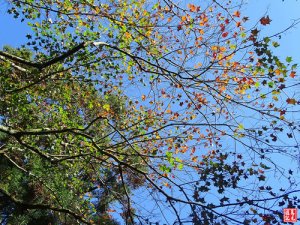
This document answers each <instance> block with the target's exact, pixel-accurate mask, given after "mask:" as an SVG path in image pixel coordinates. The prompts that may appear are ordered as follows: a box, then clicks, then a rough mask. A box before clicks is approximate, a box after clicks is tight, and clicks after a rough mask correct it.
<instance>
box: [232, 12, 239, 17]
mask: <svg viewBox="0 0 300 225" xmlns="http://www.w3.org/2000/svg"><path fill="white" fill-rule="evenodd" d="M240 15H241V13H240V11H235V12H234V13H233V16H236V17H240Z"/></svg>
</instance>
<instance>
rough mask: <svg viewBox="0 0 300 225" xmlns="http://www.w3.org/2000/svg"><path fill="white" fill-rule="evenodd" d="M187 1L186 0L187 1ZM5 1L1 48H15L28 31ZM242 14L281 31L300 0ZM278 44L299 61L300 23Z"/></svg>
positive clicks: (251, 7) (266, 2)
mask: <svg viewBox="0 0 300 225" xmlns="http://www.w3.org/2000/svg"><path fill="white" fill-rule="evenodd" d="M186 2H188V1H186ZM6 9H7V7H6V3H0V30H1V34H0V49H1V48H2V47H3V46H4V45H11V46H15V47H18V46H20V45H21V44H24V41H26V39H25V35H26V34H27V33H29V32H30V30H29V29H28V28H27V27H26V24H25V23H23V24H20V22H19V21H16V20H15V19H13V18H12V17H11V16H10V15H7V14H6V13H5V11H6ZM242 14H243V15H245V16H249V18H250V22H249V27H250V26H251V24H255V22H257V21H258V20H259V19H260V18H261V17H262V16H263V15H269V16H270V18H271V19H272V22H271V25H269V26H266V27H264V31H263V34H265V35H272V34H274V33H277V32H280V31H282V30H284V29H285V28H287V27H288V26H289V25H290V24H292V22H293V20H295V19H298V18H300V0H298V1H296V0H285V1H282V0H247V6H245V7H244V9H243V10H242ZM279 42H280V44H281V46H280V48H278V49H276V53H277V54H278V55H280V56H281V57H282V58H285V57H286V56H292V57H293V59H294V61H295V62H300V24H299V25H297V26H296V27H295V28H293V29H291V30H289V31H288V32H286V33H285V34H283V35H282V39H281V40H280V41H279Z"/></svg>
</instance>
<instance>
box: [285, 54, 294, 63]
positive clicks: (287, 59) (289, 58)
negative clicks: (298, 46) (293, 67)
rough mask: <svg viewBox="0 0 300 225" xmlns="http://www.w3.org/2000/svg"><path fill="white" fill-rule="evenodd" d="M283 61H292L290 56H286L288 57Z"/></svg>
mask: <svg viewBox="0 0 300 225" xmlns="http://www.w3.org/2000/svg"><path fill="white" fill-rule="evenodd" d="M285 61H286V62H288V63H290V62H292V61H293V59H292V57H290V56H288V57H286V59H285Z"/></svg>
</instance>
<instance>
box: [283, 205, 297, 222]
mask: <svg viewBox="0 0 300 225" xmlns="http://www.w3.org/2000/svg"><path fill="white" fill-rule="evenodd" d="M297 218H298V210H297V208H286V209H283V222H285V223H295V222H297Z"/></svg>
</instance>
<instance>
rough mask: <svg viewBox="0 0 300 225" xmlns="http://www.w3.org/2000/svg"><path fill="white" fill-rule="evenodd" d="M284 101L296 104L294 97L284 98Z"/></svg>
mask: <svg viewBox="0 0 300 225" xmlns="http://www.w3.org/2000/svg"><path fill="white" fill-rule="evenodd" d="M286 102H287V103H288V104H291V105H296V103H297V101H296V99H294V98H288V99H287V100H286Z"/></svg>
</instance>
